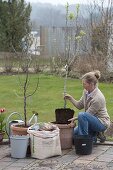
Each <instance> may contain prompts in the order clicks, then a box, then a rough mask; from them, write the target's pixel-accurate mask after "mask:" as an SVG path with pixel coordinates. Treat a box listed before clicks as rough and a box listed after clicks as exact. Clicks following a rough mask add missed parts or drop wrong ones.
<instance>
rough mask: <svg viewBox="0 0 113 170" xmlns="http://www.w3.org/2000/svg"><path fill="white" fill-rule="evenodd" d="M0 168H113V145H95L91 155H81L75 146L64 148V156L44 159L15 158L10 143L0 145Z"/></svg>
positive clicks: (55, 169)
mask: <svg viewBox="0 0 113 170" xmlns="http://www.w3.org/2000/svg"><path fill="white" fill-rule="evenodd" d="M0 170H113V145H112V144H110V145H108V144H104V145H96V146H94V147H93V151H92V154H91V155H84V156H80V155H77V154H76V153H75V148H74V147H73V148H72V149H69V150H63V151H62V156H56V157H52V158H48V159H44V160H38V159H34V158H31V157H26V158H25V159H14V158H11V156H10V147H9V145H8V144H5V143H3V144H1V145H0Z"/></svg>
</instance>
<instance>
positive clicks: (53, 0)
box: [26, 0, 112, 5]
mask: <svg viewBox="0 0 113 170" xmlns="http://www.w3.org/2000/svg"><path fill="white" fill-rule="evenodd" d="M95 1H96V2H97V3H99V2H102V0H95ZM111 1H112V0H111ZM26 2H31V3H38V2H40V3H50V4H52V5H58V4H62V5H65V4H66V3H67V2H68V3H69V4H78V3H79V4H90V3H92V2H93V0H26ZM104 4H105V5H106V4H108V0H104Z"/></svg>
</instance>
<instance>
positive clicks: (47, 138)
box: [28, 124, 62, 159]
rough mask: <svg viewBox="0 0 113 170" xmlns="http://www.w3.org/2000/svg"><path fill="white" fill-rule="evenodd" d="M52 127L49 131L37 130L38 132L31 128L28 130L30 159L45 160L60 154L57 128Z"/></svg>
mask: <svg viewBox="0 0 113 170" xmlns="http://www.w3.org/2000/svg"><path fill="white" fill-rule="evenodd" d="M37 125H39V124H37ZM49 126H50V124H49ZM53 126H54V128H53V130H50V131H49V130H40V129H38V128H37V129H38V130H35V129H34V127H33V126H31V127H29V128H28V133H29V134H30V147H31V157H33V158H38V159H45V158H48V157H52V156H56V155H61V154H62V153H61V144H60V136H59V128H58V127H57V126H56V125H53ZM35 127H36V125H35ZM46 127H47V124H46Z"/></svg>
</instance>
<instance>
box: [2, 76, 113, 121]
mask: <svg viewBox="0 0 113 170" xmlns="http://www.w3.org/2000/svg"><path fill="white" fill-rule="evenodd" d="M38 77H39V88H38V90H37V92H36V93H35V94H34V95H33V96H31V97H30V98H28V102H27V114H28V116H27V117H28V119H29V118H30V117H31V115H32V111H33V110H35V111H37V112H38V113H39V120H38V121H39V122H40V121H44V122H48V121H55V109H57V108H62V107H63V105H64V101H63V86H64V78H62V77H58V76H53V75H44V74H41V75H36V74H35V75H33V74H32V75H30V82H29V83H30V85H29V89H28V92H29V93H31V92H32V91H33V89H34V88H35V86H36V82H37V78H38ZM20 78H21V79H22V80H23V79H24V75H21V76H20ZM99 88H100V89H101V91H102V92H103V93H104V95H105V98H106V102H107V109H108V113H109V115H110V117H111V119H113V95H112V94H113V85H112V84H109V83H100V84H99ZM82 90H83V88H82V84H81V80H76V79H71V78H68V81H67V92H68V93H69V94H71V95H73V96H74V97H75V98H76V99H79V98H80V97H81V95H82ZM0 105H1V107H5V108H6V112H7V113H6V114H7V116H8V115H9V114H11V113H12V112H14V111H16V112H19V113H21V114H22V115H23V98H22V89H21V88H20V84H19V80H18V76H17V75H8V76H7V75H1V76H0ZM67 107H69V108H72V109H74V110H75V116H76V115H77V114H78V112H79V111H78V110H77V109H76V108H75V107H74V106H73V105H72V104H71V103H70V102H67ZM16 119H18V118H17V117H16Z"/></svg>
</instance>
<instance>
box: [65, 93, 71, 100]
mask: <svg viewBox="0 0 113 170" xmlns="http://www.w3.org/2000/svg"><path fill="white" fill-rule="evenodd" d="M71 99H72V96H71V95H69V94H67V93H66V94H64V100H70V101H71Z"/></svg>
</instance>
